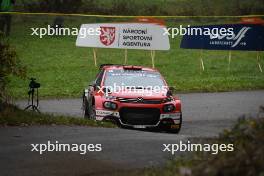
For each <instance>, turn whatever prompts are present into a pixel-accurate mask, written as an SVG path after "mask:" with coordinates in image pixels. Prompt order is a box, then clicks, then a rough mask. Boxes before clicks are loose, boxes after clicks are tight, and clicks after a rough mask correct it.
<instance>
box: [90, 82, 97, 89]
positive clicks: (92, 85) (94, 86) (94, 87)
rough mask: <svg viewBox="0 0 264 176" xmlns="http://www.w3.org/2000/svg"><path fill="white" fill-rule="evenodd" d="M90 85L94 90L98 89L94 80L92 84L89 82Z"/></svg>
mask: <svg viewBox="0 0 264 176" xmlns="http://www.w3.org/2000/svg"><path fill="white" fill-rule="evenodd" d="M89 87H92V88H93V90H96V84H95V83H94V82H92V83H91V84H89Z"/></svg>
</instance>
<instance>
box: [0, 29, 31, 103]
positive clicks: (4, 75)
mask: <svg viewBox="0 0 264 176" xmlns="http://www.w3.org/2000/svg"><path fill="white" fill-rule="evenodd" d="M0 63H1V65H0V91H1V93H0V103H2V102H5V101H7V97H8V95H7V85H8V82H9V79H8V78H9V76H10V75H13V76H17V77H20V78H24V77H25V75H26V72H25V67H24V66H22V65H21V61H20V60H19V58H18V56H17V53H16V51H15V50H14V49H13V48H11V47H10V45H9V43H8V41H7V39H6V38H5V36H4V34H3V33H1V32H0Z"/></svg>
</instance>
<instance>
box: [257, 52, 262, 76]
mask: <svg viewBox="0 0 264 176" xmlns="http://www.w3.org/2000/svg"><path fill="white" fill-rule="evenodd" d="M257 63H258V68H259V71H260V72H261V73H262V72H263V71H262V67H261V64H260V51H257Z"/></svg>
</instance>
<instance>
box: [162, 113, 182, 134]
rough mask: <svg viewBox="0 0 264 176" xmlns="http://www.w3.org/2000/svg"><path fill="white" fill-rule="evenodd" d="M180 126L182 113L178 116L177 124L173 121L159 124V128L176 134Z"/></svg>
mask: <svg viewBox="0 0 264 176" xmlns="http://www.w3.org/2000/svg"><path fill="white" fill-rule="evenodd" d="M181 126H182V114H181V116H180V123H179V124H174V122H173V123H170V124H166V125H163V126H161V129H162V130H164V131H166V132H168V133H175V134H178V133H179V132H180V130H181Z"/></svg>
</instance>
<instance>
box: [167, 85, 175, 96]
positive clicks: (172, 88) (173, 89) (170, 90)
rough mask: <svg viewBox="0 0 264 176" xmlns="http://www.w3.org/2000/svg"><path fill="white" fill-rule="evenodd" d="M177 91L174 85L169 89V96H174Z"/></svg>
mask: <svg viewBox="0 0 264 176" xmlns="http://www.w3.org/2000/svg"><path fill="white" fill-rule="evenodd" d="M174 93H175V88H174V87H169V90H168V92H167V96H172V95H173V94H174Z"/></svg>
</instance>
